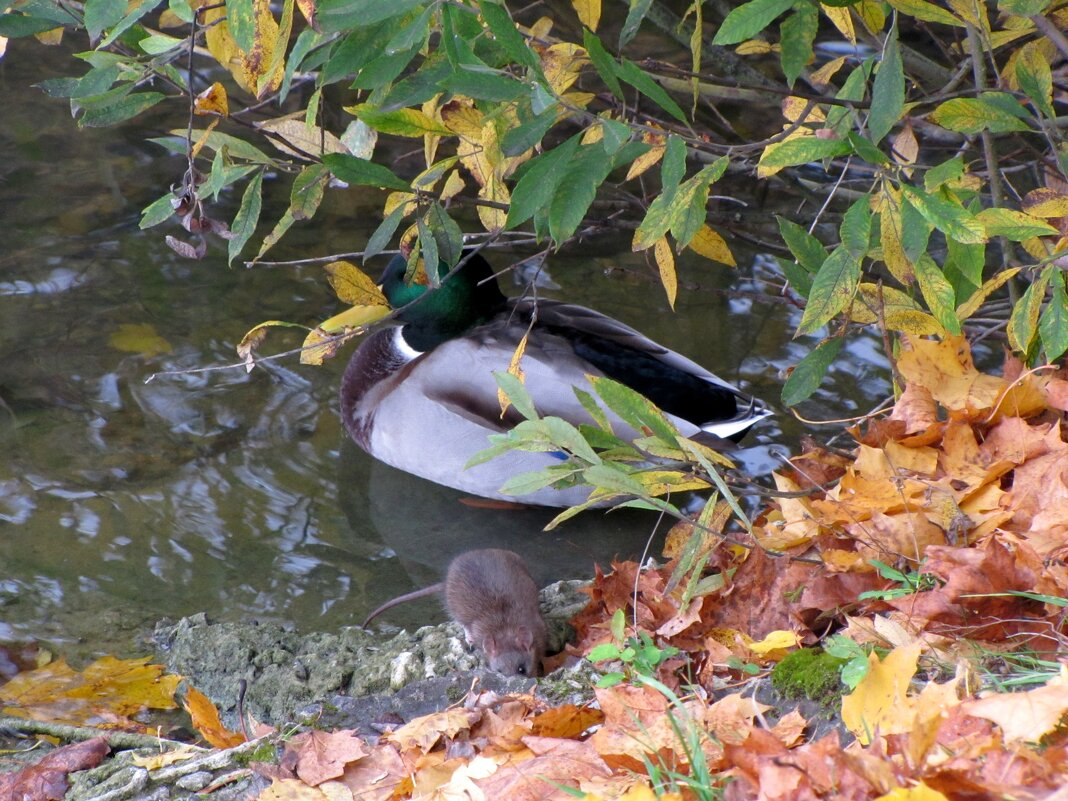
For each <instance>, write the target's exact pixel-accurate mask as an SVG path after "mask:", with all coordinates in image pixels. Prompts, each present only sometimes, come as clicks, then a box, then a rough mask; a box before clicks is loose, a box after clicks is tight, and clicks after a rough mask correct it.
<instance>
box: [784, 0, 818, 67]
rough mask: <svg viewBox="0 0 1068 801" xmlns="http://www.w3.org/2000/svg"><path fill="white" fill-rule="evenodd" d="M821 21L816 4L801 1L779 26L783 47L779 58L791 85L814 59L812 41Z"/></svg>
mask: <svg viewBox="0 0 1068 801" xmlns="http://www.w3.org/2000/svg"><path fill="white" fill-rule="evenodd" d="M819 22H820V18H819V12H818V11H817V10H816V4H815V3H801V4H799V5H797V6H795V7H794V13H792V14H791V15H790V16H788V17H787V18H786V19H784V20H783V21H782V24H781V25H780V26H779V45H780V47H781V48H782V52H781V53H780V54H779V58H780V60H781V62H782V72H783V75H785V76H786V82H787V84H788V85H790V86H793V85H794V81H796V80H797V76H798V75H800V74H801V71H802V70H803V69H804V68H805V67H806V66H808V64H809V63H810V62H811V61H812V42H813V41H814V40H815V38H816V32H817V31H818V30H819Z"/></svg>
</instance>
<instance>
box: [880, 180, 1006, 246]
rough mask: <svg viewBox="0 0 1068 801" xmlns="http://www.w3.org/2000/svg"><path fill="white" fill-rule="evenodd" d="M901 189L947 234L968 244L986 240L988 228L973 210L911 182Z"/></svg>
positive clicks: (922, 212) (919, 210)
mask: <svg viewBox="0 0 1068 801" xmlns="http://www.w3.org/2000/svg"><path fill="white" fill-rule="evenodd" d="M901 189H902V192H903V195H904V197H905V199H906V200H907V201H908V203H909V204H911V205H912V207H913V208H914V209H915V210H916V211H918V212H919V213H920V214H921V215H922V216H923V218H924V219H925V220H927V222H929V223H930V224H931V225H933V226H934V227H935V228H937V229H938V230H940V231H941V232H942V233H943V234H945V235H946V236H948V237H951V238H953V239H956V240H957V241H958V242H962V243H963V244H966V245H974V244H978V243H982V242H986V240H987V235H986V228H984V227H983V224H982V223H981V222H979V221H978V220H977V219H975V217H974V216H973V215H972V214H971V212H969V211H967V210H965V209H964V208H962V207H961V206H958V205H957V204H956V203H953V202H951V201H949V200H946V199H945V198H944V197H941V196H939V195H933V194H927V193H926V192H924V191H922V190H920V189H917V188H916V187H914V186H910V185H909V184H902V186H901Z"/></svg>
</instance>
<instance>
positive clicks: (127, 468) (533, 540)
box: [0, 42, 888, 655]
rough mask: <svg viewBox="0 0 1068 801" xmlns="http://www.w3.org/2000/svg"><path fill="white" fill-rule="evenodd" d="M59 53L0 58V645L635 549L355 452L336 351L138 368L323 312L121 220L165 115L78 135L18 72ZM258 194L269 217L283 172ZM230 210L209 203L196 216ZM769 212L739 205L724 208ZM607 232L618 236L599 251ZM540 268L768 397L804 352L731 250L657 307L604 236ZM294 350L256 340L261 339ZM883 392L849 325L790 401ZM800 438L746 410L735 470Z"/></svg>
mask: <svg viewBox="0 0 1068 801" xmlns="http://www.w3.org/2000/svg"><path fill="white" fill-rule="evenodd" d="M79 63H80V62H77V61H76V60H75V59H73V58H72V57H70V56H69V55H66V54H64V53H61V52H57V51H44V50H43V49H42V48H40V47H39V46H36V45H26V44H25V43H19V42H14V43H12V45H11V47H10V48H9V51H8V54H7V56H6V58H5V59H4V60H3V61H0V107H2V108H4V109H5V112H4V114H3V115H2V118H0V219H2V220H3V229H4V235H3V242H2V244H0V641H3V640H11V639H45V640H48V641H52V642H54V643H55V644H56V645H57V647H58V648H59V650H61V651H63V652H66V653H74V654H79V655H90V654H98V653H104V652H112V653H120V654H122V653H135V652H141V651H143V650H144V648H145V647H144V644H143V643H142V642H141V640H142V638H143V637H144V636H145V635H146V633H147V632H148V631H150V630H151V626H152V623H153V622H154V621H156V620H157V619H159V618H161V617H165V616H169V617H176V616H179V615H185V614H190V613H193V612H198V611H206V612H207V613H208V614H209V615H211V616H213V617H216V618H219V619H250V618H254V619H273V620H285V621H290V622H292V623H294V624H295V625H297V626H298V627H300V628H302V629H327V628H333V627H337V626H340V625H343V624H347V623H351V622H353V621H355V620H359V619H361V618H362V616H363V614H364V613H365V612H366V611H367V610H368V609H369V608H371V607H373V606H375V605H377V604H378V603H380V602H381V601H383V600H385V599H386V598H388V597H391V596H393V595H395V594H397V593H399V592H404V591H407V590H409V589H411V588H412V587H413V586H418V585H421V584H424V583H429V582H431V581H434V580H437V578H438V577H439V576H440V573H441V571H442V569H443V567H444V566H445V564H447V562H448V559H449V557H450V556H451V555H452V554H455V553H458V552H460V551H463V550H466V549H468V548H471V547H480V546H481V547H485V546H488V545H499V546H504V547H511V548H515V549H516V550H519V551H521V552H522V553H524V555H525V556H526V557H527V560H528V562H529V563H530V564H531V565H532V567H533V568H534V572H535V573H536V578H538V579H539V580H541V581H546V582H547V581H550V580H553V579H556V578H563V577H571V576H577V575H589V574H590V573H591V572H592V565H593V562H594V561H595V560H599V561H601V562H602V563H604V562H605V561H607V560H608V559H610V558H611V557H612V556H613V555H619V556H633V555H635V554H636V553H638V552H640V550H641V547H642V545H643V543H644V541H645V540H646V538H647V537H648V535H649V533H650V531H651V530H652V528H653V525H654V523H655V516H652V515H649V514H642V513H627V514H618V513H613V514H611V515H604V514H601V513H595V514H586V515H584V516H582V517H580V518H579V519H577V520H576V521H574V522H573V523H571V524H568V525H566V526H565V527H564V528H563V530H562V531H559V532H555V533H552V534H546V533H542V532H541V531H540V528H541V527H542V526H543V525H544V523H545V522H546V521H547V520H548V519H549V517H551V514H552V513H551V512H546V511H524V512H502V511H488V510H485V509H478V508H471V507H469V506H467V505H464V504H462V503H460V502H459V495H458V494H457V493H455V492H452V491H450V490H446V489H443V488H440V487H436V486H434V485H430V484H428V483H426V482H423V481H421V480H420V479H416V478H413V477H409V476H406V475H404V474H401V473H398V472H397V471H395V470H392V469H390V468H387V467H385V466H382V465H378V464H374V463H372V462H371V461H370V460H369V458H368V457H366V456H365V455H364V454H363V453H361V452H359V451H358V449H356V448H355V447H354V446H352V445H351V443H349V442H347V440H346V438H345V436H344V432H343V430H342V429H341V427H340V425H339V423H338V419H337V401H336V386H337V381H338V378H339V376H340V373H341V370H342V369H343V367H344V358H347V354H345V355H343V357H342V359H339V360H336V361H335V362H334V363H330V364H328V365H327V366H326V367H324V368H321V369H316V368H311V367H302V366H300V365H298V364H297V363H296V360H295V358H293V359H289V360H286V361H283V362H279V363H275V364H274V365H271V366H266V367H264V368H263V369H257V370H256V371H254V372H253V374H251V375H246V373H245V371H244V370H243V369H232V370H227V371H221V372H200V373H189V374H185V375H180V376H165V377H160V378H157V379H156V380H154V381H152V382H150V383H146V379H147V378H148V377H149V376H151V375H153V374H154V373H157V372H160V371H173V370H188V369H193V368H200V367H205V366H209V365H219V364H229V363H233V362H235V361H236V357H235V353H234V345H235V343H236V342H238V341H239V340H240V338H241V336H242V335H243V333H244V332H245V331H246V330H247V329H248V328H250V327H251V326H253V325H254V324H256V323H258V322H260V321H263V320H267V319H290V320H294V321H299V322H305V323H313V322H314V321H316V320H317V319H322V318H324V317H326V316H328V315H330V314H333V313H335V312H336V311H337V310H338V306H337V303H336V301H335V300H334V299H333V297H332V294H331V293H330V291H329V289H328V287H327V286H326V283H325V281H324V280H323V276H322V274H321V269H320V268H319V267H317V266H303V267H299V268H297V267H270V266H259V267H256V268H253V269H244V268H241V267H235V268H233V269H229V268H227V267H226V263H225V248H224V247H220V246H219V244H218V243H215V244H214V245H213V246H212V247H211V248H210V250H209V253H208V256H207V258H206V259H204V260H203V261H201V262H191V261H186V260H183V259H180V258H179V257H177V256H176V255H174V254H173V253H172V252H171V251H170V250H169V249H168V248H167V247H166V245H164V243H163V241H162V237H163V234H165V233H173V234H176V235H180V234H181V233H182V232H181V231H180V230H177V227H176V226H164V227H162V228H157V229H154V230H151V231H148V232H141V231H139V230H138V227H137V221H138V219H139V212H140V210H141V209H142V208H143V207H144V206H146V205H148V204H149V203H150V202H151V201H153V200H155V199H156V198H157V197H158V196H159V195H160V194H162V192H163V191H165V189H166V188H167V186H169V185H170V184H171V183H172V182H174V181H176V180H177V179H178V177H179V176H180V174H181V172H182V168H183V164H182V162H181V161H180V160H179V159H176V158H174V157H171V156H168V155H166V154H165V153H164V152H163V151H162V150H161V149H159V148H156V147H154V146H153V145H150V144H146V143H144V142H143V139H144V131H145V130H146V129H148V130H150V131H152V132H154V133H155V132H162V131H165V130H167V129H169V128H172V127H176V126H181V125H183V124H184V119H183V118H182V114H181V110H180V109H178V108H177V107H176V106H175V107H174V108H172V109H170V110H165V111H161V112H159V113H157V114H155V115H150V116H149V117H147V118H145V119H143V120H141V121H140V122H139V123H138V125H137V126H130V127H126V128H122V129H119V130H105V131H94V130H86V131H79V130H77V129H76V126H75V124H74V122H73V121H72V120H71V118H70V115H69V110H68V108H67V106H66V104H65V102H63V101H56V100H51V99H48V98H46V97H45V96H44V95H43V94H42V93H41V92H39V91H38V90H36V89H31V88H30V84H32V83H33V82H35V81H37V80H40V79H42V78H43V77H48V76H47V75H45V74H43V71H56V72H58V73H59V74H64V72H63V71H66V73H67V74H75V73H78V72H80V71H82V67H80V66H79ZM171 111H173V116H171V117H168V116H166V114H167V113H170V112H171ZM267 187H268V190H267V191H268V203H267V209H266V211H265V218H267V219H268V220H269V222H270V223H272V224H273V221H274V219H276V218H277V216H278V215H279V214H280V213H281V211H282V210H283V208H284V203H285V202H286V200H287V197H288V188H287V187H286V186H276V185H274V184H273V182H268V184H267ZM236 203H237V198H235V197H234V196H232V195H228V196H225V197H224V198H223V199H222V200H221V202H220V206H221V207H222V208H221V209H220V213H219V216H221V217H224V218H226V219H229V218H230V217H232V215H233V211H234V209H235V206H236ZM380 206H381V198H380V196H378V195H377V193H374V192H369V191H367V190H361V191H357V190H349V191H344V192H340V191H339V192H331V193H329V194H328V198H327V201H326V202H325V203H324V206H323V209H322V210H321V211H320V212H319V214H318V216H317V217H316V219H315V220H314V223H313V224H312V225H304V226H298V227H297V228H296V229H294V230H293V231H292V232H291V233H290V234H289V235H288V236H287V237H286V239H285V240H283V244H282V245H280V246H279V247H277V248H276V249H275V251H274V258H278V259H283V258H299V257H308V256H318V255H324V254H328V253H332V252H341V251H345V250H354V249H358V248H359V247H360V245H361V244H362V243H363V242H364V241H366V237H367V235H368V232H369V230H370V229H373V228H374V226H375V225H377V222H378V220H379V219H380V216H379V213H378V209H379V208H380ZM768 221H769V216H768V214H767V213H766V212H763V211H761V210H760V209H759V207H757V206H752V205H751V206H749V207H746V208H743V209H742V210H741V211H740V212H739V214H738V221H737V224H738V225H741V226H748V225H752V226H754V227H755V228H762V227H763V228H765V229H766V227H767V225H768ZM628 240H629V237H620V238H619V245H620V246H621V247H622V248H623V249H624V251H625V250H626V246H627V241H628ZM738 254H739V256H740V258H741V259H742V260H744V261H745V262H751V261H752V258H753V257H752V255H751V254H749V255H746V254H745V252H744V251H742V250H740V249H739V251H738ZM491 258H492V260H493V261H495V262H496V263H498V264H499V265H504V264H507V263H508V262H509V261H510V260H511V259H510V256H509V255H508V254H501V255H499V256H493V257H491ZM375 268H377V266H376V267H375ZM549 269H550V271H551V273H552V276H553V279H554V280H555V281H556V282H557V283H558V284H559V285H560V287H561V289H560V290H558V291H555V292H545V293H544V294H546V295H548V296H554V297H560V298H566V299H569V300H575V301H578V302H582V303H587V304H589V305H596V306H597V307H598V308H599V309H601V310H602V311H606V312H608V313H610V314H613V315H615V316H618V317H620V318H621V319H623V320H625V321H626V322H628V323H631V324H633V325H636V326H637V327H639V328H641V329H642V330H644V331H646V332H647V333H649V334H650V335H651V336H653V337H654V338H656V339H658V340H660V341H662V342H664V343H665V344H668V345H670V346H672V347H675V348H677V349H678V350H680V351H681V352H683V353H685V354H686V355H689V356H691V357H693V358H695V359H697V360H698V361H700V362H701V363H703V364H705V365H707V366H708V367H710V368H711V369H713V370H715V371H716V372H717V373H719V374H720V375H722V376H723V377H724V378H727V379H729V380H740V381H742V382H743V383H744V384H745V385H746V386H747V388H749V389H750V391H752V392H754V393H755V394H758V395H760V396H762V397H764V398H766V399H768V400H769V401H772V402H775V401H777V399H778V395H779V392H780V389H781V378H780V371H781V370H782V369H783V368H785V367H787V366H788V365H790V364H792V363H794V362H796V360H798V359H799V358H800V357H801V356H802V355H803V354H804V353H805V352H806V351H807V348H808V347H810V343H794V342H792V341H791V340H790V335H791V333H792V331H793V329H794V327H795V326H796V323H797V320H798V316H799V310H798V309H797V308H796V307H794V306H793V305H791V304H789V303H785V302H782V300H781V298H779V297H778V296H777V295H776V294H775V293H774V291H770V292H769V290H768V287H767V285H766V284H765V283H764V282H762V281H761V280H758V278H759V277H760V276H761V275H762V271H761V270H757V271H756V272H755V273H754V271H753V270H751V269H750V268H749V266H748V265H747V266H745V267H743V269H742V270H741V276H742V278H741V279H740V280H739V279H738V278H736V277H735V276H734V275H732V271H730V270H728V269H726V268H722V267H719V266H716V265H711V264H710V263H708V262H703V261H699V260H689V259H686V258H684V259H681V260H680V263H679V269H680V277H681V281H682V284H681V287H680V296H681V297H680V303H679V308H678V311H677V312H676V313H675V314H672V313H671V312H670V311H669V309H668V306H667V302H666V300H665V299H664V298H663V293H662V290H660V289H659V287H658V285H657V283H656V280H655V277H654V273H653V271H651V270H650V268H649V266H648V265H646V264H645V262H644V259H643V258H642V257H640V256H638V257H635V256H633V255H631V254H630V253H627V252H622V253H619V254H612V253H608V252H607V251H606V243H605V242H603V241H601V242H597V243H591V245H590V246H589V249H588V250H586V251H582V250H581V249H576V250H575V251H573V252H571V253H570V254H569V255H568V256H566V257H560V258H557V259H553V260H552V261H551V262H550V264H549ZM754 274H755V275H756V276H757V278H754V277H753V276H754ZM770 275H771V273H770V272H768V273H767V276H770ZM732 282H733V283H732ZM728 286H731V287H732V288H733V289H735V290H741V293H740V294H733V295H728V294H727V293H726V292H725V291H724V290H725V289H726V288H727V287H728ZM129 326H136V328H129ZM131 342H132V343H133V344H131ZM297 344H299V338H298V337H297V335H296V334H289V335H287V334H277V333H273V334H272V335H271V339H270V340H269V343H268V346H267V350H268V351H271V350H272V349H277V350H281V349H283V348H288V347H294V346H296V345H297ZM131 348H133V350H131ZM887 391H888V384H887V383H886V378H885V375H884V371H883V369H882V359H881V357H880V356H879V354H878V347H877V345H876V344H875V343H871V344H870V345H869V343H866V342H864V341H862V342H861V343H860V344H859V345H857V346H855V347H853V349H852V351H851V353H850V355H849V357H848V359H845V360H843V361H842V362H841V363H840V364H838V365H836V367H835V373H834V380H833V381H829V382H827V386H825V387H824V388H823V389H822V390H821V392H820V393H819V394H818V395H817V396H816V398H815V399H814V400H813V401H812V402H810V403H809V404H806V406H805V408H804V411H805V412H806V414H807V415H809V416H812V417H822V418H830V417H837V416H843V415H848V414H851V413H853V412H855V411H856V410H858V409H864V408H867V407H869V406H871V405H873V404H874V402H877V401H878V400H879V399H881V397H882V396H883V395H885V394H886V393H887ZM801 431H802V428H801V426H800V425H799V424H798V423H796V422H795V421H794V420H793V418H791V417H789V416H788V415H785V414H784V415H781V416H779V417H778V418H777V419H776V420H773V421H769V422H768V423H766V424H764V425H762V426H761V428H760V430H759V431H758V432H756V433H755V435H752V436H751V437H750V439H749V441H748V442H749V444H750V446H751V447H749V448H748V449H747V450H746V451H745V454H744V457H745V461H746V464H747V466H748V467H749V469H750V470H751V471H753V472H755V473H765V472H767V471H768V470H769V469H770V468H771V467H773V466H774V464H775V460H774V459H773V457H772V455H771V453H770V451H771V449H772V447H773V446H776V445H781V446H782V448H784V449H789V448H792V447H794V446H795V444H796V441H797V438H798V436H799V434H800V433H801ZM427 609H428V608H427V607H423V608H421V609H420V608H414V607H413V608H412V609H410V610H398V614H397V615H395V616H394V617H393V618H392V620H394V621H399V622H413V621H415V620H421V619H424V618H425V615H426V614H427Z"/></svg>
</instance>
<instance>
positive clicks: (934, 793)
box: [875, 782, 949, 801]
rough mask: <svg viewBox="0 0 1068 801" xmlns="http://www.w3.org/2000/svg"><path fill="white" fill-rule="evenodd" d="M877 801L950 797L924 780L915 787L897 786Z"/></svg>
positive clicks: (935, 800) (928, 800) (941, 800)
mask: <svg viewBox="0 0 1068 801" xmlns="http://www.w3.org/2000/svg"><path fill="white" fill-rule="evenodd" d="M875 801H949V799H948V798H947V797H946V796H944V795H942V793H940V792H938V790H932V789H931V788H930V787H928V786H927V785H926V784H924V783H923V782H920V783H919V784H917V785H915V786H913V787H895V788H894V789H893V790H891V791H890V792H889V793H887V794H886V795H881V796H879V797H878V798H876V799H875Z"/></svg>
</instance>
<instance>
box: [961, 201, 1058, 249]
mask: <svg viewBox="0 0 1068 801" xmlns="http://www.w3.org/2000/svg"><path fill="white" fill-rule="evenodd" d="M975 218H976V219H977V220H979V222H981V223H982V224H983V227H984V228H986V233H987V235H988V236H1003V237H1005V238H1006V239H1011V240H1012V241H1013V242H1022V241H1023V240H1025V239H1030V238H1031V237H1033V236H1056V235H1057V234H1058V233H1059V232H1058V230H1057V229H1056V228H1054V227H1053V226H1052V225H1050V224H1049V223H1048V222H1046V221H1045V220H1042V219H1040V218H1038V217H1032V216H1031V215H1030V214H1027V213H1025V212H1022V211H1016V210H1014V209H994V208H990V209H983V210H982V211H981V212H979V213H978V214H976V215H975Z"/></svg>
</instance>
